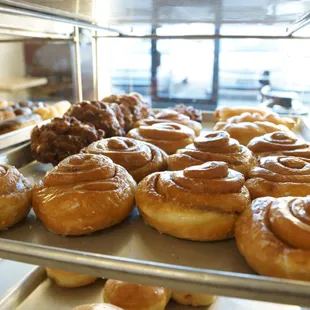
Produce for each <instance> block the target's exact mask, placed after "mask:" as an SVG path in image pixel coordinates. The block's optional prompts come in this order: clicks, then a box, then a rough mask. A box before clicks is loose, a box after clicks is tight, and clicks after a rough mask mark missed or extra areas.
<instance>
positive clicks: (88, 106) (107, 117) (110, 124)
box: [66, 101, 125, 137]
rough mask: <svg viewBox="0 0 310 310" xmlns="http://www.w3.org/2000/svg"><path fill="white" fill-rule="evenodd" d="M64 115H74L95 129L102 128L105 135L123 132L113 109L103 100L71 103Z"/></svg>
mask: <svg viewBox="0 0 310 310" xmlns="http://www.w3.org/2000/svg"><path fill="white" fill-rule="evenodd" d="M66 115H68V116H74V117H75V118H77V119H78V120H80V121H81V122H83V123H88V124H92V125H94V126H95V128H96V129H102V130H104V132H105V134H106V137H113V136H123V135H124V134H125V133H124V130H123V128H122V127H121V125H120V123H119V122H118V120H117V118H116V116H115V113H114V111H113V110H112V109H111V108H110V106H109V105H108V104H107V103H105V102H100V101H91V102H90V101H83V102H81V103H77V104H73V105H72V106H71V108H70V109H69V111H68V112H67V113H66Z"/></svg>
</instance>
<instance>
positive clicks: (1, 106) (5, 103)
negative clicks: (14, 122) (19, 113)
mask: <svg viewBox="0 0 310 310" xmlns="http://www.w3.org/2000/svg"><path fill="white" fill-rule="evenodd" d="M9 106H10V104H9V102H8V101H6V100H0V109H5V108H7V107H9Z"/></svg>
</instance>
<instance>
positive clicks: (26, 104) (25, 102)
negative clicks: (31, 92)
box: [13, 100, 46, 111]
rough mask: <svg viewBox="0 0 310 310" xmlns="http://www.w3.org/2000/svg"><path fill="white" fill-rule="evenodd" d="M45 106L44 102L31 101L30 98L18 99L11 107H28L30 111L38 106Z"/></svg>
mask: <svg viewBox="0 0 310 310" xmlns="http://www.w3.org/2000/svg"><path fill="white" fill-rule="evenodd" d="M45 106H46V104H45V103H44V102H41V101H37V102H33V101H30V100H23V101H20V102H18V103H17V104H15V105H14V106H13V107H14V109H19V108H29V109H31V111H34V110H36V109H38V108H43V107H45Z"/></svg>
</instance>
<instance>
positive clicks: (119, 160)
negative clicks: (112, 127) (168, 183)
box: [83, 137, 168, 182]
mask: <svg viewBox="0 0 310 310" xmlns="http://www.w3.org/2000/svg"><path fill="white" fill-rule="evenodd" d="M83 152H84V153H89V154H100V155H105V156H108V157H110V158H111V159H112V160H113V162H114V163H116V164H118V165H121V166H123V167H124V168H126V170H127V171H128V172H129V173H130V174H131V175H132V177H133V178H134V179H135V181H136V182H140V181H141V180H142V179H143V178H144V177H146V176H147V175H149V174H151V173H153V172H156V171H161V170H166V168H167V157H168V156H167V154H166V153H165V152H164V151H163V150H162V149H160V148H159V147H157V146H155V145H153V144H151V143H147V142H143V141H138V140H135V139H131V138H127V137H114V138H109V139H103V140H99V141H97V142H94V143H92V144H91V145H89V146H88V147H86V148H85V149H84V150H83Z"/></svg>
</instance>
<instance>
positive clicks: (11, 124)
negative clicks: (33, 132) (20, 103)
mask: <svg viewBox="0 0 310 310" xmlns="http://www.w3.org/2000/svg"><path fill="white" fill-rule="evenodd" d="M41 121H42V119H41V117H40V116H39V115H36V114H29V115H23V116H18V117H15V118H13V119H9V120H6V121H3V122H1V123H0V135H2V134H5V133H8V132H11V131H14V130H18V129H21V128H24V127H28V126H31V125H35V124H38V123H40V122H41Z"/></svg>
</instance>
